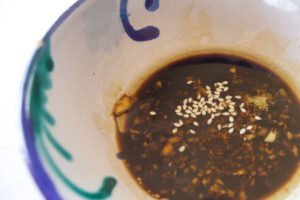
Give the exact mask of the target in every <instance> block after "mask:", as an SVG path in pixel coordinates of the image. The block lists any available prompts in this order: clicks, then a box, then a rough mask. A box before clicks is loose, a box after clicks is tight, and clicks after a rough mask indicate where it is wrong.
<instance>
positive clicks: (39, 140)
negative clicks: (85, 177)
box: [30, 41, 117, 200]
mask: <svg viewBox="0 0 300 200" xmlns="http://www.w3.org/2000/svg"><path fill="white" fill-rule="evenodd" d="M39 52H40V59H39V61H38V63H37V64H36V66H35V67H36V69H35V70H36V71H35V75H34V78H33V81H32V89H31V96H30V118H31V122H32V125H33V128H34V132H35V141H36V145H37V148H38V149H39V150H40V152H41V154H42V155H43V156H44V158H45V160H46V161H47V163H48V164H49V166H50V168H51V169H52V170H53V172H54V173H55V174H56V176H57V177H58V178H59V179H60V180H61V181H62V182H63V183H64V184H65V185H66V186H67V187H69V188H70V189H71V190H72V191H74V192H75V193H77V194H78V195H80V196H82V197H84V198H86V199H99V200H100V199H107V198H108V197H110V196H111V194H112V191H113V189H114V188H115V186H116V184H117V181H116V179H115V178H113V177H106V178H105V179H104V180H103V182H102V186H101V187H100V188H99V189H98V190H97V191H95V192H89V191H86V190H84V189H82V188H80V187H79V186H77V185H76V184H75V183H73V182H72V181H71V180H70V179H68V178H67V177H66V176H65V174H64V173H63V172H62V171H61V170H60V168H59V167H58V166H57V164H56V163H55V161H54V160H53V159H52V157H51V155H50V153H49V151H48V149H47V147H46V144H45V142H44V140H45V139H47V140H48V142H49V143H50V144H51V145H52V146H53V148H54V149H55V150H56V151H57V152H58V153H59V154H60V155H61V156H62V157H63V158H65V159H66V160H68V161H72V160H73V157H72V155H71V154H70V153H69V152H68V151H67V150H66V149H65V148H64V147H63V146H62V145H61V144H60V143H59V142H58V141H57V140H56V139H55V138H54V136H53V135H52V134H51V132H50V131H49V129H48V126H54V125H55V119H54V118H53V117H52V116H51V114H50V113H49V112H48V111H47V109H46V103H47V95H46V91H47V90H49V89H50V88H51V87H52V83H51V77H50V73H51V72H52V71H53V69H54V62H53V60H52V58H51V53H50V42H49V41H47V42H46V43H45V44H44V45H43V46H42V47H41V48H40V49H39Z"/></svg>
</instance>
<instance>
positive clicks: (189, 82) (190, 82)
mask: <svg viewBox="0 0 300 200" xmlns="http://www.w3.org/2000/svg"><path fill="white" fill-rule="evenodd" d="M193 82H194V81H191V80H190V81H187V82H186V84H188V85H190V84H192V83H193Z"/></svg>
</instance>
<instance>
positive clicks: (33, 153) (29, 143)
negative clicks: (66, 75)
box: [20, 0, 87, 200]
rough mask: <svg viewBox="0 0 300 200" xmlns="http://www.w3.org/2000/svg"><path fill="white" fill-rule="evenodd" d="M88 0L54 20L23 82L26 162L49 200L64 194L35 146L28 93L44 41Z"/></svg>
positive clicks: (72, 6) (22, 99) (71, 7)
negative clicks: (57, 187) (60, 192)
mask: <svg viewBox="0 0 300 200" xmlns="http://www.w3.org/2000/svg"><path fill="white" fill-rule="evenodd" d="M86 1H87V0H77V1H75V3H73V4H72V5H71V6H70V7H69V8H68V9H66V10H65V11H64V12H63V13H62V14H61V15H60V17H58V19H57V20H56V21H55V22H54V24H53V25H52V26H51V27H50V29H48V31H47V32H46V34H45V36H44V37H43V38H42V40H41V43H42V45H41V46H40V47H38V48H37V49H36V51H35V53H34V54H33V57H32V58H31V61H30V64H29V66H28V67H27V69H26V74H25V79H24V81H23V83H22V90H21V95H22V98H21V110H20V111H21V125H22V135H23V140H24V143H25V151H26V152H25V154H26V155H25V156H26V164H27V167H28V168H29V171H30V174H31V176H32V177H33V179H34V181H35V183H36V184H37V186H38V188H39V190H40V192H41V193H42V195H43V196H44V197H45V199H47V200H62V199H63V198H62V196H61V195H60V194H59V192H58V191H57V189H56V187H55V185H54V183H53V181H52V180H51V178H50V176H49V175H48V173H47V172H46V170H45V167H44V166H43V165H42V162H41V159H40V157H39V156H38V152H37V149H36V146H35V138H34V134H35V133H34V131H33V127H32V123H31V119H30V114H29V110H28V105H29V101H28V95H29V94H30V89H31V85H30V80H31V79H32V77H33V76H34V72H35V65H36V64H37V62H38V61H39V59H40V57H41V53H42V50H43V43H46V42H47V41H49V40H50V38H51V36H52V35H53V33H54V32H55V31H56V30H57V28H58V27H59V26H60V25H62V23H63V22H64V21H65V20H66V19H67V18H68V17H69V16H70V15H71V14H72V13H73V12H74V11H75V10H76V9H77V8H79V7H80V6H81V5H82V4H83V3H84V2H86Z"/></svg>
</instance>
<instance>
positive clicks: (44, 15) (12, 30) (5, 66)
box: [0, 0, 75, 200]
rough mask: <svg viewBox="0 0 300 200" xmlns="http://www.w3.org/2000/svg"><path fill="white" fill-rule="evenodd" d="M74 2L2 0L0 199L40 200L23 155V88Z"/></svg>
mask: <svg viewBox="0 0 300 200" xmlns="http://www.w3.org/2000/svg"><path fill="white" fill-rule="evenodd" d="M74 2H75V0H0V97H1V98H0V199H1V200H21V199H22V200H41V199H43V197H42V195H41V194H40V193H39V190H38V189H37V187H36V185H35V183H34V182H33V180H32V178H31V176H30V173H29V171H28V169H27V166H26V164H25V156H24V155H23V154H22V152H24V149H23V147H22V143H23V141H22V139H23V138H22V132H21V123H20V122H21V121H20V119H21V117H20V104H21V89H22V83H23V80H24V76H25V73H26V69H27V67H28V63H29V61H30V59H31V56H32V54H33V52H34V51H35V48H36V46H37V44H38V41H39V40H40V39H41V38H42V37H43V36H44V34H45V33H46V31H47V30H48V29H49V28H50V26H51V25H52V24H53V23H54V22H55V21H56V19H57V18H58V17H59V16H60V15H61V14H62V13H63V11H65V10H66V9H67V8H68V7H69V6H70V5H72V4H73V3H74Z"/></svg>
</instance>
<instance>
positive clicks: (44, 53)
mask: <svg viewBox="0 0 300 200" xmlns="http://www.w3.org/2000/svg"><path fill="white" fill-rule="evenodd" d="M299 7H300V1H299V0H284V1H283V0H252V1H245V0H230V1H225V0H197V1H196V0H184V1H183V0H164V1H160V0H146V1H141V0H102V1H100V0H89V1H84V0H80V1H78V2H77V3H76V4H75V5H73V6H72V7H71V8H70V9H69V10H68V11H66V13H64V14H63V16H62V17H61V18H60V19H59V20H58V21H57V22H56V23H55V25H54V26H53V27H52V28H51V29H50V31H49V32H48V33H47V34H46V36H45V37H44V39H43V41H42V44H41V46H40V48H39V49H38V50H37V52H36V54H35V55H34V57H33V59H32V63H31V65H30V68H29V70H28V74H27V77H26V82H25V84H24V95H23V105H22V120H23V129H24V136H25V137H24V138H25V141H26V145H27V149H28V156H29V159H30V163H29V166H30V169H31V172H32V175H33V177H34V179H35V180H36V182H37V184H38V186H39V188H40V189H41V191H42V192H43V194H44V196H45V198H46V199H49V200H58V199H68V200H76V199H108V198H110V199H117V200H121V199H122V200H133V199H138V200H142V199H143V200H144V199H152V198H151V197H150V196H149V195H147V194H146V193H145V192H144V191H143V190H142V189H141V188H140V187H139V186H137V184H136V183H135V182H134V181H133V180H132V178H131V177H130V175H129V173H128V172H127V170H126V169H125V166H124V165H123V163H122V162H121V161H120V160H119V159H118V158H117V157H116V154H117V153H118V146H117V143H116V139H115V134H116V130H115V124H114V121H113V117H112V115H111V111H112V108H113V105H114V103H115V102H116V100H117V99H118V98H120V97H121V96H122V95H123V94H132V93H133V92H134V90H135V89H136V87H137V86H138V85H139V83H140V82H141V81H143V80H144V79H145V78H146V77H147V76H148V75H149V73H152V72H154V71H156V70H157V69H158V68H159V67H161V66H163V65H164V64H166V63H168V62H170V61H171V60H175V59H180V58H183V57H188V56H191V55H196V54H204V53H212V52H214V53H227V54H234V55H242V57H247V58H250V59H254V60H258V61H259V62H261V63H263V64H264V65H265V66H269V67H271V68H272V71H275V72H277V73H279V74H281V75H282V76H283V77H284V78H286V79H287V80H288V81H289V84H290V85H293V88H295V90H296V92H297V95H298V96H299V91H300V90H299V89H300V79H299V75H300V54H299V52H300V10H299ZM298 174H299V173H298V172H297V174H296V175H295V176H294V178H293V179H292V181H290V183H289V184H287V185H285V186H284V187H283V188H282V189H281V190H280V191H278V192H277V193H276V194H274V195H273V196H271V197H270V199H284V198H286V199H299V198H300V195H299V193H300V190H299V186H298V185H299V184H298V183H299V178H298V177H299V176H298ZM297 186H298V188H297Z"/></svg>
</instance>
